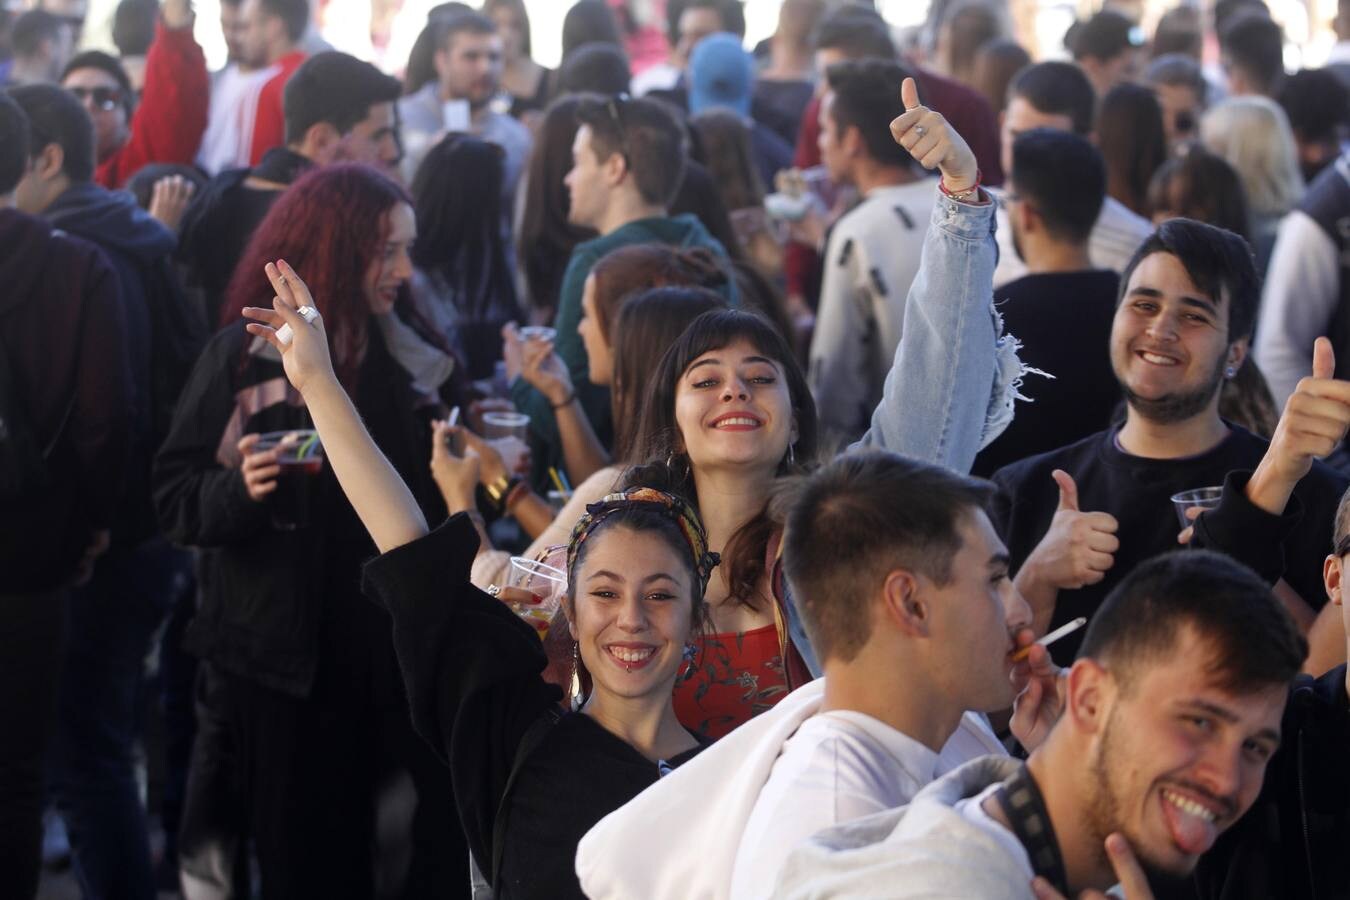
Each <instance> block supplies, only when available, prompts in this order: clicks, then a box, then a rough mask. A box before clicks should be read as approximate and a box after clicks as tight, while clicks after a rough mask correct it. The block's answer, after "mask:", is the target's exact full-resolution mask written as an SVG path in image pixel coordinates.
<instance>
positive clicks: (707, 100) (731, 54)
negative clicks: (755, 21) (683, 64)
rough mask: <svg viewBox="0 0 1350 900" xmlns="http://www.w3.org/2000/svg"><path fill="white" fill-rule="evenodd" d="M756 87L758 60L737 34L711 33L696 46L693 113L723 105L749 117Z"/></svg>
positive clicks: (691, 66)
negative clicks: (756, 64)
mask: <svg viewBox="0 0 1350 900" xmlns="http://www.w3.org/2000/svg"><path fill="white" fill-rule="evenodd" d="M754 86H755V63H754V59H753V58H752V57H751V56H750V54H749V53H748V52H747V51H746V49H745V48H744V47H743V46H741V39H740V38H738V37H736V35H734V34H727V33H726V32H722V33H719V34H713V35H709V36H708V37H706V38H704V39H703V40H701V41H699V42H698V45H697V46H696V47H694V52H693V54H691V55H690V57H689V112H690V113H693V114H694V115H697V114H698V113H701V112H703V111H704V110H708V109H714V108H717V107H723V108H726V109H730V110H732V111H734V112H736V113H739V114H740V115H742V116H749V115H750V94H751V92H752V91H753V90H754Z"/></svg>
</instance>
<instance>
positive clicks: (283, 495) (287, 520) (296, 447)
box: [254, 429, 323, 531]
mask: <svg viewBox="0 0 1350 900" xmlns="http://www.w3.org/2000/svg"><path fill="white" fill-rule="evenodd" d="M254 449H255V451H256V452H259V453H262V452H265V451H267V450H275V451H277V465H278V466H279V467H280V468H281V471H280V473H279V474H278V475H277V488H276V490H274V491H273V492H272V495H271V496H270V497H268V498H267V505H268V506H269V507H270V509H271V513H272V527H273V528H275V529H277V530H278V531H295V530H296V529H297V528H305V527H306V526H308V525H309V523H310V517H311V515H312V513H313V505H314V498H315V496H316V495H317V492H318V482H319V477H318V476H319V473H320V472H322V471H323V445H322V444H320V443H319V435H318V432H315V431H307V430H304V429H297V430H293V431H269V432H267V433H266V434H264V435H261V436H259V438H258V443H257V444H256V445H255V447H254Z"/></svg>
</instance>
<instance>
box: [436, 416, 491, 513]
mask: <svg viewBox="0 0 1350 900" xmlns="http://www.w3.org/2000/svg"><path fill="white" fill-rule="evenodd" d="M431 430H432V434H431V477H432V479H433V480H434V481H435V482H436V487H438V488H440V491H441V496H442V497H443V498H445V505H446V507H447V508H448V509H449V511H450V512H451V514H454V513H457V512H465V511H466V510H472V509H476V508H477V506H478V504H477V501H476V499H475V497H474V487H475V486H476V485H477V484H478V478H479V467H480V461H479V457H478V455H477V454H476V453H474V452H473V451H472V449H470V450H469V451H468V452H466V453H465V454H464V455H463V456H456V455H455V454H454V453H452V452H451V451H450V441H451V439H452V438H455V437H458V436H459V435H461V434H468V430H467V429H464V428H459V427H456V426H454V425H450V424H449V423H447V422H439V421H437V422H432V423H431Z"/></svg>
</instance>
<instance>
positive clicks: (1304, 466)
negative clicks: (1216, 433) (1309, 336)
mask: <svg viewBox="0 0 1350 900" xmlns="http://www.w3.org/2000/svg"><path fill="white" fill-rule="evenodd" d="M1335 372H1336V354H1335V352H1334V351H1333V350H1332V348H1331V341H1329V340H1327V339H1326V338H1324V337H1320V338H1318V339H1317V342H1316V343H1315V344H1313V373H1312V375H1311V376H1310V377H1308V378H1304V379H1303V380H1301V381H1300V382H1299V383H1298V387H1297V388H1295V389H1294V393H1293V394H1291V395H1290V396H1289V400H1288V402H1286V403H1285V405H1284V412H1283V413H1282V414H1281V415H1280V423H1279V424H1278V425H1277V426H1275V435H1274V436H1273V437H1272V438H1271V439H1270V448H1269V449H1268V450H1267V451H1266V455H1265V457H1263V458H1262V460H1261V464H1260V465H1259V466H1257V468H1256V472H1255V473H1253V475H1252V477H1251V480H1250V481H1249V482H1248V483H1247V496H1248V498H1249V499H1250V500H1251V501H1252V502H1253V503H1254V504H1256V505H1257V506H1259V507H1261V508H1262V509H1264V510H1266V511H1267V512H1271V513H1275V514H1279V513H1282V512H1283V511H1284V508H1285V506H1286V504H1288V502H1289V495H1290V494H1291V493H1293V490H1294V485H1296V484H1298V482H1299V479H1301V478H1302V477H1303V476H1304V475H1307V474H1308V470H1309V469H1311V468H1312V463H1313V460H1314V459H1316V458H1319V457H1323V456H1327V455H1329V454H1330V453H1331V452H1332V451H1333V450H1335V449H1336V447H1337V446H1338V445H1339V444H1340V442H1341V441H1342V440H1343V439H1344V438H1345V433H1346V429H1347V428H1350V382H1347V381H1337V380H1336V379H1335V378H1333V377H1332V376H1333V375H1335Z"/></svg>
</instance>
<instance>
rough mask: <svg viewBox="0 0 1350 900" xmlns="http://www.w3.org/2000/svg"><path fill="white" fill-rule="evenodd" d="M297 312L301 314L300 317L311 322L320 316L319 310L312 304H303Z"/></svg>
mask: <svg viewBox="0 0 1350 900" xmlns="http://www.w3.org/2000/svg"><path fill="white" fill-rule="evenodd" d="M296 312H297V313H299V314H300V318H302V319H304V320H305V321H306V322H309V323H311V324H313V322H314V320H315V319H317V318H318V317H319V311H318V310H317V309H315V308H314V307H312V306H302V307H300V308H298V309H297V310H296Z"/></svg>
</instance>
